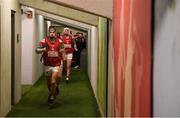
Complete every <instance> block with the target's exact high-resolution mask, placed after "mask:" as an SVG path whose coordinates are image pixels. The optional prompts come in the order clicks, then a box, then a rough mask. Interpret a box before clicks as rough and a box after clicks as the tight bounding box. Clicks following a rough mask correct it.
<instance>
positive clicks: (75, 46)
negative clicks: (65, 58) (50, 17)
mask: <svg viewBox="0 0 180 118" xmlns="http://www.w3.org/2000/svg"><path fill="white" fill-rule="evenodd" d="M73 46H74V49H75V51H78V49H77V45H76V41H75V39H74V38H73Z"/></svg>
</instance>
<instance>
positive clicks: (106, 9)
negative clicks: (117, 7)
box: [48, 0, 113, 18]
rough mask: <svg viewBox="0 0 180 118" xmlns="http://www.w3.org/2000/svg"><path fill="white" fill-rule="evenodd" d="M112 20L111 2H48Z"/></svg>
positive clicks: (74, 0) (80, 0) (77, 0)
mask: <svg viewBox="0 0 180 118" xmlns="http://www.w3.org/2000/svg"><path fill="white" fill-rule="evenodd" d="M48 1H53V2H57V3H59V4H63V5H70V6H72V7H73V8H76V9H79V10H83V11H88V12H90V13H94V14H98V15H101V16H105V17H108V18H112V8H113V0H48Z"/></svg>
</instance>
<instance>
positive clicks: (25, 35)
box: [21, 8, 36, 85]
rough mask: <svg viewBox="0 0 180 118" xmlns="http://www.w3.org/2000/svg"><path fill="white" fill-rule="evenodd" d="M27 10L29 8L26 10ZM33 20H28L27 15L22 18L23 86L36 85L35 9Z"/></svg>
mask: <svg viewBox="0 0 180 118" xmlns="http://www.w3.org/2000/svg"><path fill="white" fill-rule="evenodd" d="M24 9H27V8H24ZM30 10H31V11H33V17H32V19H28V18H27V15H26V14H23V15H22V16H21V18H22V57H21V60H22V65H21V66H22V73H21V74H22V80H21V83H22V84H30V85H32V84H33V83H34V76H33V70H34V68H33V66H34V63H33V61H34V56H33V53H35V51H34V39H35V37H36V36H35V32H36V31H35V14H34V13H35V12H34V10H33V9H30Z"/></svg>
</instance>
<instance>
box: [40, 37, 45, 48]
mask: <svg viewBox="0 0 180 118" xmlns="http://www.w3.org/2000/svg"><path fill="white" fill-rule="evenodd" d="M39 45H40V46H41V47H45V46H46V40H45V38H44V39H43V40H41V41H40V42H39Z"/></svg>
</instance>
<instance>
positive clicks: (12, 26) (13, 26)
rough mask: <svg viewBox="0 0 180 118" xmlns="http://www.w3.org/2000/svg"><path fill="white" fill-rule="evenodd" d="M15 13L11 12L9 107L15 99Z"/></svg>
mask: <svg viewBox="0 0 180 118" xmlns="http://www.w3.org/2000/svg"><path fill="white" fill-rule="evenodd" d="M15 13H16V12H15V11H13V10H11V105H14V98H15V94H14V92H15Z"/></svg>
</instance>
